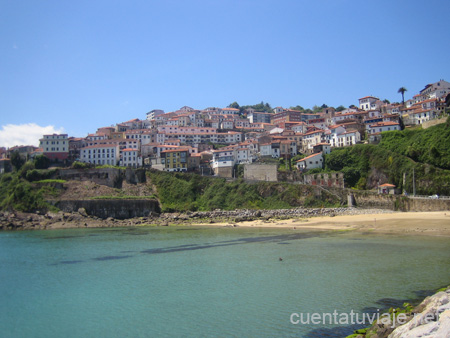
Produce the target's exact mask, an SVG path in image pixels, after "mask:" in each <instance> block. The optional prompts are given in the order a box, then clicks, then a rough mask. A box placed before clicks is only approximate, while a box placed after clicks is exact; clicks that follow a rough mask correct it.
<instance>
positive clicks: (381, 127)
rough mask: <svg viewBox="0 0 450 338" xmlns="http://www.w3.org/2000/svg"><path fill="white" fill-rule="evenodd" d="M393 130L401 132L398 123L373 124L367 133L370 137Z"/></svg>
mask: <svg viewBox="0 0 450 338" xmlns="http://www.w3.org/2000/svg"><path fill="white" fill-rule="evenodd" d="M392 130H400V125H399V124H398V122H378V123H375V124H371V125H369V128H368V130H367V133H368V134H369V135H370V134H375V133H382V132H384V131H392Z"/></svg>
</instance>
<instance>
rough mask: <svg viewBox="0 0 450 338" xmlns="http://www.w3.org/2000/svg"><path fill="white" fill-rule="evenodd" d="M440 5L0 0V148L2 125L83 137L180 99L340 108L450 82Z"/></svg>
mask: <svg viewBox="0 0 450 338" xmlns="http://www.w3.org/2000/svg"><path fill="white" fill-rule="evenodd" d="M449 10H450V2H449V1H447V0H442V1H441V0H430V1H427V2H426V4H425V2H423V1H416V0H411V1H396V0H389V1H384V0H377V1H372V0H367V1H356V0H355V1H353V0H314V1H313V0H310V1H303V0H164V1H161V0H160V1H152V0H146V1H125V0H123V1H118V0H116V1H114V0H107V1H103V0H101V1H95V0H90V1H84V0H77V1H67V0H57V1H51V0H40V1H28V0H22V1H17V0H0V74H1V75H0V128H3V129H0V134H1V133H2V131H3V138H2V137H0V143H2V142H3V144H5V143H7V141H5V140H10V139H11V138H13V137H14V135H16V134H17V129H14V130H16V131H14V134H11V132H9V133H7V132H5V129H6V128H5V126H9V125H13V126H17V125H29V124H30V123H35V124H36V125H38V126H41V127H48V126H53V127H54V128H55V130H62V128H63V130H64V131H65V132H67V133H68V134H69V135H71V136H86V134H87V133H88V132H95V130H96V129H97V127H102V126H108V125H112V124H115V123H117V122H122V121H126V120H129V119H132V118H141V119H143V118H145V113H146V112H148V111H150V110H152V109H163V110H165V111H166V112H168V111H173V110H177V109H178V108H180V107H182V106H184V105H188V106H190V107H193V108H196V109H203V108H206V107H210V106H216V107H224V106H227V105H228V104H230V103H231V102H233V101H237V102H238V103H239V104H241V105H246V104H255V103H259V102H261V101H264V102H269V103H270V104H271V105H272V106H283V107H290V106H295V105H301V106H303V107H305V108H311V107H312V106H313V105H316V104H317V105H321V104H323V103H325V104H328V105H329V106H338V105H341V104H342V105H344V106H349V105H351V104H357V103H358V101H357V100H358V98H360V97H363V96H366V95H374V96H378V97H380V98H382V99H385V98H386V99H389V100H390V101H399V100H401V96H400V94H397V90H398V88H399V87H401V86H405V87H406V88H407V89H408V92H407V93H406V98H410V97H411V96H412V95H413V94H416V93H417V92H418V91H419V90H421V89H423V87H424V86H425V85H426V84H427V83H432V82H436V81H438V80H440V79H445V80H447V81H450V67H449V66H450V64H449V63H450V62H449V60H450V59H449V55H450V44H449V43H448V41H447V40H448V34H447V33H448V25H449V21H448V17H447V13H448V12H449ZM11 130H12V129H11ZM24 130H25V129H24ZM26 130H28V131H27V132H24V133H25V134H29V130H30V127H28V129H26ZM34 130H39V129H36V128H35V129H34ZM39 132H40V131H39ZM16 136H17V135H16ZM16 142H19V141H16Z"/></svg>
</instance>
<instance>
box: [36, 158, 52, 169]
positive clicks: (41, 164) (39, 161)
mask: <svg viewBox="0 0 450 338" xmlns="http://www.w3.org/2000/svg"><path fill="white" fill-rule="evenodd" d="M50 163H51V161H50V159H49V158H48V157H47V156H45V155H38V156H36V157H35V158H34V167H35V168H36V169H47V168H48V167H50Z"/></svg>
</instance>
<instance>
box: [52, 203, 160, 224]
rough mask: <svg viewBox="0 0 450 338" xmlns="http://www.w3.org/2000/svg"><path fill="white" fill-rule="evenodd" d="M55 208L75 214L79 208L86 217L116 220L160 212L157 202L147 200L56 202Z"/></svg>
mask: <svg viewBox="0 0 450 338" xmlns="http://www.w3.org/2000/svg"><path fill="white" fill-rule="evenodd" d="M56 206H57V207H58V208H59V209H61V210H62V211H65V212H76V211H78V209H79V208H84V209H86V212H87V214H88V215H90V216H97V217H100V218H103V219H106V218H108V217H113V218H117V219H127V218H132V217H147V216H148V215H149V214H150V212H153V213H160V212H161V210H160V207H159V203H158V201H156V200H148V199H147V200H145V199H142V200H136V199H130V200H119V199H117V200H115V199H111V200H62V201H58V202H57V203H56Z"/></svg>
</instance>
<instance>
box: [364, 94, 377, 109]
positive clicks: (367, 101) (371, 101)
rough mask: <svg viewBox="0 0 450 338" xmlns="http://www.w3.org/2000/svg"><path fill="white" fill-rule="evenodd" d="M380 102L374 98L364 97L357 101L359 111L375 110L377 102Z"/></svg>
mask: <svg viewBox="0 0 450 338" xmlns="http://www.w3.org/2000/svg"><path fill="white" fill-rule="evenodd" d="M378 101H380V99H379V98H378V97H375V96H365V97H362V98H360V99H359V109H362V110H372V109H376V108H377V102H378Z"/></svg>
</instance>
